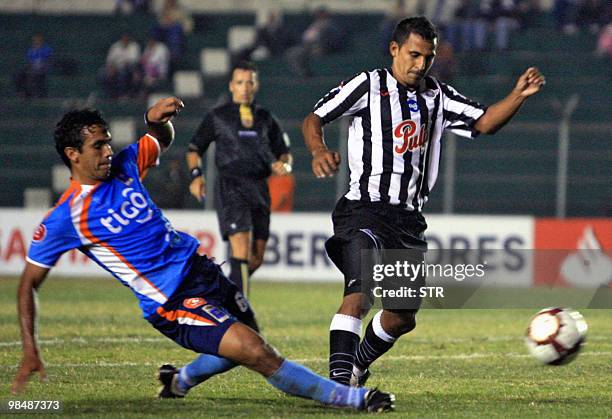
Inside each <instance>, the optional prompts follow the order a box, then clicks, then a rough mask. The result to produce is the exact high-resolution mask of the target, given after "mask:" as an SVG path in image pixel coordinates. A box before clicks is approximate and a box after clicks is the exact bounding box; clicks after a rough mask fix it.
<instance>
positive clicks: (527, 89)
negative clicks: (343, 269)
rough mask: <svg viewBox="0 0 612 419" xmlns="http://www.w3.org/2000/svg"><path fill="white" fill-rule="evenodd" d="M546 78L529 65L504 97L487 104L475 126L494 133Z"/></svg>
mask: <svg viewBox="0 0 612 419" xmlns="http://www.w3.org/2000/svg"><path fill="white" fill-rule="evenodd" d="M545 82H546V80H545V79H544V76H543V75H542V74H541V73H540V71H539V70H538V69H537V68H535V67H529V68H528V69H527V70H526V71H525V72H524V73H523V74H522V75H521V76H520V77H519V79H518V81H517V82H516V86H514V89H512V92H510V94H509V95H508V96H506V97H505V98H504V99H502V100H500V101H499V102H497V103H495V104H493V105H491V106H489V107H488V108H487V111H486V112H485V113H484V115H482V116H481V117H480V118H479V119H478V121H477V122H476V125H475V128H476V129H477V130H478V131H479V132H481V133H483V134H495V133H496V132H497V131H499V129H500V128H501V127H503V126H504V125H505V124H506V123H507V122H508V121H509V120H510V119H512V117H513V116H514V114H516V112H517V111H518V110H519V108H520V107H521V105H522V104H523V102H525V100H526V99H527V98H528V97H529V96H532V95H534V94H536V93H538V92H539V91H540V89H541V88H542V86H544V84H545Z"/></svg>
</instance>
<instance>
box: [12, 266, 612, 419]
mask: <svg viewBox="0 0 612 419" xmlns="http://www.w3.org/2000/svg"><path fill="white" fill-rule="evenodd" d="M16 286H17V280H15V279H7V278H5V279H0V319H1V320H0V401H2V403H4V405H5V406H6V402H7V400H14V399H15V397H11V396H10V393H9V387H10V381H11V380H12V376H13V374H14V373H15V371H16V368H17V364H18V362H19V360H20V356H21V347H20V343H19V329H18V325H17V320H16V309H15V290H16ZM340 293H341V287H340V286H339V285H329V284H304V283H298V284H288V283H271V282H256V283H254V285H253V291H252V303H253V306H254V307H255V309H256V311H257V312H258V319H259V322H260V324H261V325H262V326H263V333H264V335H265V336H266V337H267V338H268V339H269V341H270V342H271V343H272V344H273V345H275V346H276V347H277V348H278V349H280V351H281V352H282V353H283V354H284V355H285V356H287V357H288V358H290V359H294V360H298V361H300V362H302V363H304V364H305V365H307V366H308V367H310V368H312V369H313V370H314V371H316V372H318V373H321V374H326V373H327V360H326V357H327V336H328V334H327V330H328V327H329V320H330V318H331V315H332V313H333V312H334V311H335V309H336V307H337V305H338V302H339V296H340ZM40 310H41V311H40V313H41V316H40V332H39V333H40V336H39V338H40V340H41V342H42V345H41V347H42V354H43V356H44V360H45V362H46V364H47V373H48V376H49V380H48V382H47V383H40V382H38V378H37V377H35V378H34V379H33V380H32V381H31V384H30V386H29V387H28V390H27V391H26V393H25V394H23V395H22V396H21V397H20V398H21V399H31V400H60V401H61V402H62V403H63V409H64V410H63V414H64V415H69V416H79V417H81V416H89V417H143V416H151V417H213V416H215V417H228V416H232V417H311V416H329V417H333V416H336V417H340V416H348V415H360V414H362V413H358V412H353V411H351V410H344V409H343V410H338V409H328V408H324V407H322V406H321V405H319V404H317V403H315V402H312V401H309V400H305V399H299V398H293V397H290V396H286V395H284V394H282V393H280V392H279V391H277V390H275V389H274V388H272V387H271V386H269V385H267V383H266V382H265V381H264V380H263V379H262V378H261V377H259V376H258V375H256V374H254V373H252V372H250V371H248V370H246V369H244V368H236V369H234V370H232V371H230V372H228V373H226V374H224V375H222V376H219V377H215V378H213V379H211V380H210V381H208V382H206V383H204V384H202V385H201V386H200V387H197V388H195V389H193V390H192V391H191V392H190V394H189V395H188V397H187V398H185V399H183V400H157V399H156V398H155V395H156V392H157V387H158V383H157V381H156V380H155V373H156V370H157V368H158V366H159V365H161V364H162V363H165V362H172V363H175V364H176V365H182V364H184V363H186V362H188V361H190V360H191V359H193V358H194V355H195V354H193V353H192V352H189V351H187V350H184V349H182V348H180V347H179V346H177V345H176V344H175V343H174V342H171V341H170V340H167V339H166V338H165V337H163V336H162V335H161V334H159V333H158V332H157V331H156V330H155V329H153V328H152V327H150V326H149V325H148V323H146V322H145V321H144V320H142V319H141V318H140V311H139V309H138V305H137V303H136V298H135V297H134V296H132V294H131V292H130V291H129V290H127V289H126V288H124V287H123V286H121V285H119V284H118V283H117V282H116V281H114V280H112V279H104V280H98V279H92V280H74V279H72V280H71V279H59V278H50V279H48V280H47V282H46V283H45V284H44V285H43V288H42V291H41V293H40ZM534 312H535V310H433V309H429V310H422V311H421V312H420V314H419V316H418V320H419V325H418V326H417V329H416V330H415V331H414V332H413V333H411V334H410V335H409V336H405V337H404V338H402V339H401V340H400V341H399V343H397V344H396V345H395V347H394V348H393V349H392V350H391V352H389V353H388V354H387V355H386V356H385V357H384V358H382V359H381V360H379V361H378V362H377V363H376V364H375V365H374V366H373V368H372V373H373V375H372V377H371V379H370V382H369V384H370V385H374V386H379V387H380V388H382V389H384V390H388V391H392V392H394V393H395V394H396V396H397V403H396V412H394V413H390V414H388V417H402V418H404V417H470V418H472V417H526V416H529V417H610V415H612V310H582V313H583V314H584V316H585V318H586V320H587V322H588V324H589V334H588V338H587V344H586V346H585V347H584V349H583V351H582V353H581V354H580V356H579V357H578V359H577V360H576V361H575V362H574V363H572V364H569V365H567V366H563V367H545V366H540V365H538V364H537V363H536V362H535V361H534V360H533V359H531V358H530V357H529V356H528V355H527V353H526V350H525V348H524V345H523V342H522V336H523V333H524V329H525V327H526V323H527V322H528V320H529V318H530V317H531V315H532V314H533V313H534ZM0 416H2V414H0ZM18 417H24V415H19V416H18ZM37 417H41V416H40V415H37Z"/></svg>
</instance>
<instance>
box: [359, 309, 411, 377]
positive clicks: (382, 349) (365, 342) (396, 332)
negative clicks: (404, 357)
mask: <svg viewBox="0 0 612 419" xmlns="http://www.w3.org/2000/svg"><path fill="white" fill-rule="evenodd" d="M416 312H417V310H403V311H400V310H398V311H393V310H380V311H379V312H378V313H376V314H375V315H374V317H373V318H372V320H370V323H368V326H367V327H366V331H365V334H364V336H363V339H362V341H361V343H360V344H359V347H358V348H357V353H356V355H355V366H354V368H353V376H352V378H351V385H364V384H365V382H366V380H367V379H368V377H369V375H370V374H369V371H368V368H369V367H370V365H371V364H372V363H373V362H374V361H376V360H377V359H378V358H380V357H381V356H383V355H384V354H385V353H387V352H388V351H389V350H390V349H391V348H392V347H393V345H394V344H395V341H396V340H397V339H398V338H399V337H400V336H402V335H405V334H406V333H409V332H410V331H412V330H413V329H414V328H415V327H416Z"/></svg>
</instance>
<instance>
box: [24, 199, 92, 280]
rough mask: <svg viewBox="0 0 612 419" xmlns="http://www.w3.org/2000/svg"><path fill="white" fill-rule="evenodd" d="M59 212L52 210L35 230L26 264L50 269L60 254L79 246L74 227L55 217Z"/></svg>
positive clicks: (79, 242)
mask: <svg viewBox="0 0 612 419" xmlns="http://www.w3.org/2000/svg"><path fill="white" fill-rule="evenodd" d="M60 212H61V210H60V209H56V210H54V211H53V212H52V213H51V215H49V216H48V217H47V218H46V219H45V220H43V222H42V223H40V224H39V225H38V227H37V228H36V231H35V232H34V237H33V238H32V242H31V243H30V249H29V251H28V256H27V257H26V260H27V261H28V262H30V263H32V264H34V265H36V266H40V267H43V268H52V267H53V266H54V265H55V264H56V263H57V260H58V259H59V258H60V256H61V255H62V254H64V253H65V252H67V251H69V250H72V249H76V248H78V247H79V246H81V241H80V239H79V237H78V235H77V233H76V231H75V230H74V227H72V225H67V223H66V220H64V221H62V219H61V218H60V217H58V216H57V215H58V213H60ZM68 217H69V215H68ZM67 220H69V218H68V219H67Z"/></svg>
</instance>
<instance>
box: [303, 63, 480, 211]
mask: <svg viewBox="0 0 612 419" xmlns="http://www.w3.org/2000/svg"><path fill="white" fill-rule="evenodd" d="M485 110H486V108H485V107H484V106H483V105H481V104H479V103H477V102H474V101H472V100H469V99H467V98H466V97H465V96H463V95H461V94H460V93H458V92H457V91H456V90H455V89H453V88H452V87H451V86H449V85H447V84H444V83H442V82H440V81H438V80H436V79H435V78H433V77H429V76H427V77H425V78H424V79H423V80H422V81H421V84H420V86H419V88H418V89H416V90H414V91H410V90H408V89H406V88H405V87H404V86H402V85H400V84H399V83H398V82H397V80H396V79H395V78H394V77H393V74H392V73H391V71H390V70H387V69H377V70H373V71H369V72H363V73H359V74H358V75H356V76H355V77H353V78H352V79H350V80H348V81H346V82H343V83H342V84H340V86H338V87H336V88H335V89H332V90H331V91H330V92H329V93H328V94H327V95H325V97H323V98H322V99H321V100H319V101H318V102H317V104H316V105H315V108H314V110H313V112H314V113H315V114H316V115H318V116H319V117H321V119H322V120H323V124H326V123H328V122H330V121H333V120H334V119H336V118H339V117H341V116H349V117H351V122H350V126H349V133H348V163H349V169H350V189H349V191H348V193H347V194H346V195H345V196H346V198H347V199H350V200H360V201H368V202H378V201H383V202H388V203H390V204H392V205H398V206H402V207H404V208H406V209H408V210H417V211H421V210H422V208H423V205H424V204H425V202H427V197H428V195H429V192H430V191H431V190H432V188H433V186H434V184H435V183H436V178H437V177H438V168H439V163H440V151H441V142H440V139H441V137H442V132H443V131H444V130H445V129H450V130H451V131H452V132H454V133H456V134H458V135H461V136H464V137H469V138H474V137H476V136H477V135H478V131H476V130H475V129H474V125H475V124H476V120H478V118H480V117H481V116H482V115H483V114H484V112H485Z"/></svg>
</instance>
